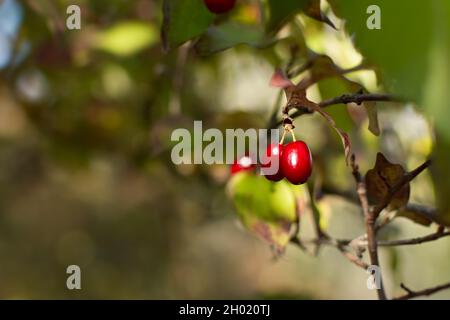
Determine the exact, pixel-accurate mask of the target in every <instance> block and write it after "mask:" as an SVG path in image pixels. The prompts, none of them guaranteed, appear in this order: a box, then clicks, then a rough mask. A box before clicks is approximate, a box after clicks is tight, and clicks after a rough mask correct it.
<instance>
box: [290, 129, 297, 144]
mask: <svg viewBox="0 0 450 320" xmlns="http://www.w3.org/2000/svg"><path fill="white" fill-rule="evenodd" d="M289 132H290V133H291V135H292V141H294V142H295V141H297V140H296V139H295V133H294V130H292V129H290V128H289Z"/></svg>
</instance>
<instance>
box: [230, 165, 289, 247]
mask: <svg viewBox="0 0 450 320" xmlns="http://www.w3.org/2000/svg"><path fill="white" fill-rule="evenodd" d="M227 188H228V192H229V195H230V196H231V199H232V200H233V203H234V206H235V208H236V211H237V214H238V216H239V218H240V219H241V221H242V223H243V224H244V226H245V227H246V228H247V229H249V230H250V231H252V232H254V233H256V234H257V235H258V236H260V237H261V238H263V239H264V240H265V241H267V242H269V243H270V244H271V245H272V246H273V247H274V248H276V250H277V251H278V252H281V251H283V249H284V247H285V246H286V245H287V244H288V242H289V239H290V232H291V226H292V224H293V222H294V221H296V218H297V216H296V213H297V211H296V206H297V204H296V190H294V189H292V188H291V187H290V185H289V183H287V182H286V181H280V182H277V183H274V182H271V181H269V180H267V179H266V178H264V177H263V176H261V175H255V174H253V173H247V172H243V173H238V174H235V175H234V176H232V177H231V179H230V181H229V183H228V186H227Z"/></svg>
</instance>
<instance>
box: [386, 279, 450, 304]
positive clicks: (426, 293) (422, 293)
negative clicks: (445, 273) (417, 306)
mask: <svg viewBox="0 0 450 320" xmlns="http://www.w3.org/2000/svg"><path fill="white" fill-rule="evenodd" d="M400 286H401V287H402V289H403V290H405V291H406V292H407V294H405V295H403V296H399V297H396V298H394V299H393V300H408V299H412V298H417V297H421V296H429V295H431V294H433V293H436V292H438V291H442V290H445V289H450V282H449V283H445V284H441V285H439V286H436V287H432V288H428V289H425V290H420V291H413V290H411V289H409V288H408V287H407V286H405V285H404V284H403V283H402V284H401V285H400Z"/></svg>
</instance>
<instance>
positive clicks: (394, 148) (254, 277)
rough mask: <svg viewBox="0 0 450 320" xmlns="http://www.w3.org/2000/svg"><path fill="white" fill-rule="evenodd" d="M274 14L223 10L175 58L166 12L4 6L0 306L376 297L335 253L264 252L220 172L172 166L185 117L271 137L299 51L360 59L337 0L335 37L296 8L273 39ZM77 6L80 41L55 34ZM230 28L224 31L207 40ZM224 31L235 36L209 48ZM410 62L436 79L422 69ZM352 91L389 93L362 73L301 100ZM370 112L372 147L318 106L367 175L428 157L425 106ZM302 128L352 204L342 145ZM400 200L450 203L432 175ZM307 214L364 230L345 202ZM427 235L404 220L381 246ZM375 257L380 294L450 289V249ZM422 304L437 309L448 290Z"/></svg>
mask: <svg viewBox="0 0 450 320" xmlns="http://www.w3.org/2000/svg"><path fill="white" fill-rule="evenodd" d="M199 2H200V1H199ZM267 2H271V1H263V2H260V1H256V0H254V1H252V0H248V1H244V0H242V1H239V0H238V2H237V5H236V7H235V8H234V9H233V11H232V12H231V13H229V14H226V15H223V16H218V17H214V18H211V19H212V20H211V21H210V22H208V23H209V24H210V27H209V29H208V31H207V32H206V34H205V35H204V36H202V37H201V38H200V40H199V42H197V43H194V40H191V41H189V42H187V43H185V44H184V45H182V46H180V47H178V48H177V46H178V45H179V44H180V43H177V41H175V40H174V41H173V43H172V44H170V43H169V45H168V43H164V44H163V42H162V40H161V37H160V32H161V25H162V23H163V11H162V7H163V3H162V1H154V0H134V1H125V0H123V1H121V0H114V1H106V0H96V1H93V0H79V1H78V0H67V1H66V0H58V1H56V0H55V1H51V0H43V1H34V0H23V1H19V0H0V298H4V299H15V298H25V299H29V298H61V299H76V298H83V299H91V298H100V299H104V298H125V299H154V298H155V299H166V298H171V299H216V298H237V299H240V298H294V299H348V298H350V299H373V298H375V292H373V291H369V290H368V289H367V287H366V279H367V274H366V273H365V272H364V271H363V270H360V269H358V268H357V267H356V266H354V265H352V264H350V263H349V262H348V261H347V260H345V259H344V258H343V257H342V256H341V255H340V253H339V252H338V251H337V250H335V249H333V248H327V247H324V248H322V250H321V251H320V253H319V255H318V256H317V257H311V256H309V255H307V254H305V253H304V252H301V251H300V250H298V249H297V248H296V247H291V246H288V247H287V249H286V252H285V254H284V255H283V256H281V257H280V258H278V259H275V260H274V259H273V254H272V252H271V250H270V247H269V245H268V244H267V243H265V242H264V241H262V240H260V239H259V238H257V237H255V236H254V235H252V234H251V233H250V232H249V231H247V230H245V228H243V227H242V225H241V224H240V223H239V219H238V217H237V215H236V212H235V209H234V207H233V203H232V201H230V199H229V198H228V197H227V194H226V184H227V181H228V179H229V167H228V166H226V165H212V166H208V165H180V166H175V165H173V163H172V162H171V158H170V152H171V147H172V146H173V143H172V142H171V141H170V135H171V133H172V130H174V129H176V128H188V129H191V128H192V127H193V121H194V120H198V119H201V120H203V123H204V127H217V128H221V129H224V128H244V129H245V128H265V127H266V125H267V122H268V121H269V119H270V116H271V115H272V110H274V108H279V107H280V106H281V105H282V104H283V102H284V97H283V98H282V99H281V101H280V100H277V99H278V95H279V90H278V89H276V88H272V87H270V86H269V80H270V78H271V76H272V74H273V71H274V69H275V68H276V67H279V66H285V65H286V63H287V61H289V60H290V59H291V58H292V51H293V50H292V48H293V47H298V48H300V51H302V50H303V49H302V48H304V47H305V46H306V47H307V48H308V50H311V51H310V52H315V53H316V54H322V55H326V56H328V57H330V58H331V59H332V62H333V65H335V66H338V67H339V68H342V69H346V68H352V67H354V66H357V65H359V64H360V63H361V62H363V61H365V60H364V57H363V56H362V55H361V53H360V52H359V50H357V49H355V46H354V45H353V42H352V41H353V40H354V34H352V32H349V30H348V29H346V27H345V23H344V20H343V19H342V16H339V14H338V13H335V12H334V10H332V6H331V5H335V4H334V2H339V1H330V3H327V2H325V1H322V2H321V9H322V11H323V12H324V13H325V14H326V15H327V17H329V19H330V20H331V21H332V24H334V25H335V26H336V27H337V30H335V29H334V28H332V27H331V26H330V25H328V24H326V23H323V22H322V21H317V19H315V20H314V19H312V18H311V17H308V16H307V15H305V14H304V13H301V12H299V14H297V15H295V16H294V17H291V20H290V22H289V23H288V24H285V25H283V26H278V27H277V28H274V29H273V30H270V32H269V33H268V34H269V35H271V36H274V35H275V34H276V37H277V38H276V41H274V40H273V38H269V37H268V36H266V35H264V36H262V34H261V30H260V29H259V26H260V25H262V24H264V23H265V22H266V21H267V19H268V18H267V17H266V16H265V15H264V14H262V13H263V12H265V11H264V9H263V10H262V11H261V3H262V4H266V3H267ZM400 2H401V1H400ZM431 2H433V1H431ZM71 4H77V5H79V6H80V8H81V29H80V30H67V28H66V18H67V17H68V15H67V14H66V8H67V7H68V6H69V5H71ZM269 5H270V4H269ZM336 6H338V4H336ZM406 6H407V5H406ZM413 7H414V6H413ZM438 9H439V8H438ZM382 10H383V9H382ZM273 12H275V11H273ZM343 12H345V9H343ZM397 13H398V12H397ZM382 14H384V13H382ZM360 15H361V17H362V18H363V19H366V17H367V15H366V14H365V11H363V12H362V13H361V14H360ZM386 15H387V16H389V12H387V13H386ZM424 15H425V13H424ZM407 16H408V12H406V13H405V17H407ZM316 18H317V15H316ZM229 21H232V22H233V23H234V24H230V25H226V28H223V29H213V28H214V27H216V26H221V25H224V24H226V23H228V22H229ZM386 21H389V20H386ZM421 21H424V20H421ZM179 22H180V24H181V23H182V21H179ZM192 23H194V21H193V22H192ZM423 23H424V24H425V25H426V21H425V22H423ZM239 25H243V26H246V27H248V29H246V28H242V29H241V28H236V26H239ZM399 25H401V21H399ZM182 26H184V27H186V29H189V25H182ZM383 26H385V25H383ZM386 26H389V25H388V24H387V25H386ZM391 26H392V25H391ZM394 26H395V25H394ZM233 27H234V29H233ZM173 28H175V27H173ZM217 28H218V27H217ZM171 30H173V29H171ZM238 30H240V31H239V32H238ZM391 30H392V29H391ZM220 32H228V33H226V34H225V36H224V38H222V41H221V42H217V39H216V38H215V37H214V36H215V35H217V34H220ZM384 32H386V33H388V32H390V29H387V30H386V29H384ZM169 33H170V31H169ZM197 36H198V35H196V37H197ZM414 36H416V37H418V35H417V34H415V35H414ZM405 37H406V38H407V37H408V36H405ZM444 37H445V36H444V34H442V35H441V37H440V38H439V39H444ZM169 38H170V36H169ZM185 40H188V39H185ZM166 41H167V40H166ZM169 42H170V40H169ZM182 42H184V41H182ZM419 45H420V44H418V46H419ZM170 46H172V47H171V48H170ZM163 47H165V48H163ZM223 49H227V50H223ZM391 49H392V48H386V47H384V48H382V50H383V52H389V51H391ZM308 52H309V51H308ZM303 53H304V51H303ZM419 53H420V52H419ZM390 54H392V55H393V56H395V57H397V56H396V55H395V54H396V53H393V52H390ZM309 56H310V55H309ZM307 57H308V54H306V55H300V56H299V57H298V59H297V60H295V61H296V62H295V63H297V64H298V66H300V65H302V64H303V63H304V62H305V61H307ZM388 57H389V54H388ZM395 57H394V58H393V57H392V56H391V57H390V59H395ZM400 58H402V57H400ZM403 60H406V61H405V63H409V62H410V61H409V60H408V59H403ZM442 61H447V62H445V63H447V65H444V64H442V65H439V66H438V67H437V68H434V69H433V70H435V71H436V70H438V71H439V70H441V68H442V67H445V66H448V61H450V59H448V60H445V59H443V60H442ZM443 63H444V62H443ZM322 67H323V65H322ZM409 67H410V68H411V69H420V70H422V69H424V70H428V69H427V68H432V67H430V66H429V64H426V66H425V67H423V68H422V64H421V62H420V61H415V62H414V65H411V64H410V65H409ZM323 68H325V69H326V68H329V67H326V66H325V67H323ZM400 69H401V70H400V71H402V72H406V73H407V72H408V71H410V69H409V68H400ZM327 70H328V69H327ZM326 72H328V71H326ZM409 75H410V77H411V78H414V77H415V76H416V74H415V73H411V74H409ZM439 75H440V74H439V72H438V73H437V74H436V76H435V77H439ZM299 77H300V78H301V77H302V75H300V76H299ZM418 77H419V76H418ZM430 77H431V78H430V79H435V77H434V76H433V75H431V76H430ZM406 78H407V77H406ZM401 79H402V78H399V81H400V80H401ZM440 79H442V78H440ZM394 80H395V79H394ZM421 81H422V82H424V81H425V80H423V79H421ZM348 82H351V83H352V84H354V83H358V84H360V85H362V86H364V88H366V89H367V90H368V91H370V92H386V91H387V90H386V87H384V85H383V81H382V79H380V77H378V74H377V73H376V72H375V71H371V70H370V71H368V70H362V71H356V72H352V73H349V74H348V75H346V79H344V81H343V79H340V78H339V79H335V78H333V79H330V80H326V81H323V82H321V83H320V84H319V85H314V86H313V87H311V88H310V89H309V91H308V96H309V97H310V99H311V100H314V101H321V100H322V99H326V98H330V97H334V96H338V95H340V94H343V93H349V92H350V93H351V92H354V91H355V90H353V88H354V87H353V86H352V85H348ZM393 82H394V83H395V81H393ZM447 83H448V82H447ZM439 88H440V87H439ZM408 89H410V87H408ZM430 92H431V93H429V94H428V95H431V96H433V97H436V95H433V91H430ZM426 95H427V94H425V96H426ZM277 101H278V104H277ZM366 107H367V106H366ZM369 107H373V108H375V105H373V106H369ZM376 107H377V109H378V115H377V116H378V123H379V131H380V132H379V135H378V136H376V135H374V134H373V131H374V130H372V132H371V131H369V130H368V127H369V119H368V116H367V112H366V111H365V110H364V109H363V108H362V107H361V106H356V105H355V106H353V105H348V106H347V107H345V106H343V105H336V106H333V107H330V108H328V109H327V110H328V111H329V113H330V114H332V116H333V117H334V118H335V120H336V121H337V123H338V125H339V126H340V127H341V128H343V129H345V130H346V131H347V132H349V134H350V137H351V139H352V142H353V145H354V151H355V153H356V154H357V157H358V159H359V162H360V166H361V171H362V172H366V171H367V170H368V169H370V168H372V167H373V165H374V162H375V155H376V153H377V152H378V151H382V152H383V153H384V154H385V155H386V157H387V158H388V159H389V160H390V161H392V162H394V163H400V164H402V165H403V166H404V167H405V168H407V169H413V168H414V167H416V166H417V165H419V164H420V163H421V162H423V161H424V160H425V159H426V158H427V157H429V156H430V154H431V153H432V151H433V150H434V149H435V145H436V134H435V125H434V120H430V118H429V117H424V116H423V114H422V111H423V109H420V108H417V105H413V104H406V103H405V104H392V103H377V105H376ZM447 107H448V104H447ZM275 110H276V109H275ZM447 112H448V111H447ZM425 113H426V112H425ZM447 115H448V113H447ZM278 116H279V113H278ZM372 116H373V114H372ZM447 118H449V117H447ZM372 121H373V120H372ZM372 124H373V123H372ZM296 127H297V128H296V134H297V135H298V137H299V139H302V140H304V141H307V142H308V144H309V146H310V148H311V150H312V153H313V155H314V161H315V166H316V167H315V173H314V177H313V178H314V181H316V180H320V181H321V183H322V184H323V185H324V186H326V187H327V189H328V190H339V191H342V192H350V193H351V192H354V181H353V180H352V177H351V174H350V171H349V170H348V169H347V168H346V166H345V160H344V155H343V152H342V146H341V145H340V140H339V137H337V136H336V135H335V133H334V132H333V131H332V130H330V129H329V127H328V126H327V124H326V122H325V121H323V119H322V118H320V117H319V116H316V115H313V116H311V115H305V116H302V117H300V118H299V119H298V120H297V122H296ZM443 127H445V125H443ZM372 129H373V127H372ZM375 131H377V130H376V129H375ZM444 136H445V134H444ZM447 159H448V158H447ZM411 188H412V189H411V192H412V194H411V201H412V202H414V203H420V204H424V205H429V206H435V204H436V194H437V192H436V190H440V191H439V192H441V193H442V194H443V195H447V196H448V192H449V189H436V185H435V184H434V183H433V180H432V177H431V175H430V173H429V172H427V171H426V172H424V173H423V174H422V175H420V176H419V177H418V178H417V179H416V180H414V182H413V183H412V184H411ZM318 205H319V207H320V209H321V223H323V225H324V226H325V227H326V229H327V232H328V233H330V234H332V235H333V236H336V237H341V238H352V237H356V236H359V235H361V234H363V233H364V226H363V219H362V216H361V212H360V208H359V207H358V206H355V205H354V204H352V202H351V201H347V200H345V199H343V198H341V197H339V196H336V195H327V194H325V195H324V196H323V197H322V198H321V199H320V201H318ZM306 211H307V210H306ZM302 221H303V222H302V230H301V235H302V236H303V235H304V236H305V237H306V238H308V237H309V236H311V237H312V236H313V233H312V231H311V229H312V228H311V225H310V224H311V221H310V215H309V214H308V213H307V212H305V218H304V219H303V220H302ZM434 229H435V226H433V225H432V226H429V227H426V226H422V225H419V224H416V223H414V222H413V221H410V220H408V219H404V218H399V219H395V221H394V222H392V223H391V224H390V225H389V226H387V227H386V228H385V229H384V230H383V233H382V234H381V236H382V237H384V238H385V239H397V238H406V237H415V236H420V235H424V234H428V233H431V232H433V230H434ZM381 260H382V264H383V268H384V269H385V275H384V277H385V278H386V279H385V281H386V287H387V289H388V292H389V293H390V295H393V294H400V293H401V290H400V289H399V284H400V282H405V283H406V284H407V285H408V286H410V287H411V288H413V289H420V288H425V287H429V286H432V285H436V284H439V283H441V282H445V281H448V276H449V273H448V270H449V268H450V239H448V238H444V239H441V240H439V241H436V242H432V243H427V244H423V245H420V246H411V247H410V246H408V247H399V248H389V249H381ZM71 264H76V265H79V266H80V267H81V270H82V281H81V283H82V290H73V291H70V290H68V289H67V288H66V278H67V276H68V275H67V274H66V268H67V266H68V265H71ZM433 297H434V298H447V299H448V298H450V291H446V292H445V291H444V292H441V293H439V294H436V295H435V296H433Z"/></svg>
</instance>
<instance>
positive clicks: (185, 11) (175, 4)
mask: <svg viewBox="0 0 450 320" xmlns="http://www.w3.org/2000/svg"><path fill="white" fill-rule="evenodd" d="M163 14H164V20H163V25H162V41H163V46H164V48H165V49H166V50H169V49H171V48H174V47H177V46H179V45H180V44H182V43H184V42H186V41H188V40H190V39H193V38H195V37H198V36H199V35H201V34H202V33H203V32H204V31H205V30H206V29H207V28H208V26H209V25H210V24H211V22H212V21H213V20H214V14H212V13H211V12H209V11H208V9H207V8H206V6H205V4H204V3H203V1H200V0H164V5H163Z"/></svg>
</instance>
